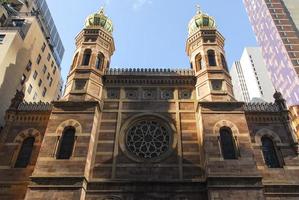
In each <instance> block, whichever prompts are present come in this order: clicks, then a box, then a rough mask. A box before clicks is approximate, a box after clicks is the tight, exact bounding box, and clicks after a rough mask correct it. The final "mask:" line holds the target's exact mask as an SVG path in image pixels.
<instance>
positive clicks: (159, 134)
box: [126, 121, 171, 159]
mask: <svg viewBox="0 0 299 200" xmlns="http://www.w3.org/2000/svg"><path fill="white" fill-rule="evenodd" d="M170 142H171V141H170V135H169V131H168V130H167V129H166V128H165V127H164V126H163V125H161V124H160V123H158V122H156V121H139V122H137V123H135V124H134V125H133V126H132V127H131V128H129V130H128V132H127V137H126V145H127V149H128V150H129V152H131V153H132V154H133V155H135V156H137V157H139V158H142V159H154V158H157V157H160V156H161V155H163V154H164V153H166V152H167V151H168V149H169V146H170Z"/></svg>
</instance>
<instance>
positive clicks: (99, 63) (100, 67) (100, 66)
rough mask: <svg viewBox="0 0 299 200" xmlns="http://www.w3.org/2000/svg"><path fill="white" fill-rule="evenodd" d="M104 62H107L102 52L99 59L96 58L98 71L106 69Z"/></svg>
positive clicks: (98, 56)
mask: <svg viewBox="0 0 299 200" xmlns="http://www.w3.org/2000/svg"><path fill="white" fill-rule="evenodd" d="M104 62H105V56H104V54H103V53H102V52H99V53H98V55H97V57H96V65H95V67H96V69H98V70H101V71H102V70H103V68H104Z"/></svg>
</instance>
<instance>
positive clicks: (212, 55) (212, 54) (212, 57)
mask: <svg viewBox="0 0 299 200" xmlns="http://www.w3.org/2000/svg"><path fill="white" fill-rule="evenodd" d="M208 60H209V66H216V65H217V64H216V55H215V51H214V50H209V51H208Z"/></svg>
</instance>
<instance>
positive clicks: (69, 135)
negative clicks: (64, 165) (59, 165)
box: [56, 127, 76, 159]
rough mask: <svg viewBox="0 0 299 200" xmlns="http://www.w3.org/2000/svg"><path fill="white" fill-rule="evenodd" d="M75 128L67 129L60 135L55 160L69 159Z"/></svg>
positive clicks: (72, 147) (73, 142)
mask: <svg viewBox="0 0 299 200" xmlns="http://www.w3.org/2000/svg"><path fill="white" fill-rule="evenodd" d="M75 132H76V131H75V128H73V127H67V128H65V129H64V131H63V133H62V137H61V140H60V143H59V147H58V151H57V155H56V159H70V157H71V156H72V153H73V149H74V144H75Z"/></svg>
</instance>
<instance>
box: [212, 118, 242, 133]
mask: <svg viewBox="0 0 299 200" xmlns="http://www.w3.org/2000/svg"><path fill="white" fill-rule="evenodd" d="M222 127H228V128H230V129H231V131H232V134H233V135H234V136H236V135H238V134H239V130H238V128H237V126H236V125H235V124H234V123H232V122H230V121H227V120H221V121H219V122H217V123H216V124H215V126H214V128H213V132H214V134H217V135H219V134H220V129H221V128H222Z"/></svg>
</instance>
